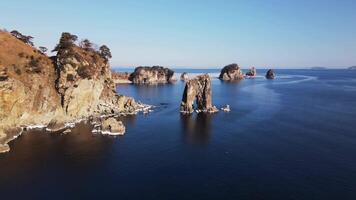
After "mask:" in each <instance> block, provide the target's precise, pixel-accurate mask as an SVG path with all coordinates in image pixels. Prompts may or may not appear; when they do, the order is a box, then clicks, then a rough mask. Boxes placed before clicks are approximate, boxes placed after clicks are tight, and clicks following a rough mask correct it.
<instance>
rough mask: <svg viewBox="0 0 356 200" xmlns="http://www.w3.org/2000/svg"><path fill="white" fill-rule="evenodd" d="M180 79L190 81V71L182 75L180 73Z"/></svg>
mask: <svg viewBox="0 0 356 200" xmlns="http://www.w3.org/2000/svg"><path fill="white" fill-rule="evenodd" d="M180 80H181V81H188V80H189V77H188V73H187V72H183V73H182V75H180Z"/></svg>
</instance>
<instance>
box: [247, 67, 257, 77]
mask: <svg viewBox="0 0 356 200" xmlns="http://www.w3.org/2000/svg"><path fill="white" fill-rule="evenodd" d="M256 75H257V71H256V68H255V67H251V69H250V70H249V71H248V72H247V73H246V76H249V77H254V76H256Z"/></svg>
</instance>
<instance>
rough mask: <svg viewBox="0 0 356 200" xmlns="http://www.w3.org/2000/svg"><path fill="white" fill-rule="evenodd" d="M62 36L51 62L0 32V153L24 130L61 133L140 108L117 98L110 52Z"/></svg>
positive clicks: (130, 99) (121, 98) (131, 101)
mask: <svg viewBox="0 0 356 200" xmlns="http://www.w3.org/2000/svg"><path fill="white" fill-rule="evenodd" d="M76 40H77V36H75V35H72V34H70V33H63V34H62V36H61V39H60V41H59V44H58V45H57V46H56V48H55V49H54V51H55V52H57V55H56V56H54V57H51V58H49V57H48V56H47V55H46V54H45V53H43V52H41V51H39V50H38V49H36V48H35V47H34V46H33V43H32V44H31V45H30V44H28V43H26V42H24V41H22V40H20V39H18V38H17V37H15V36H14V35H12V34H10V33H8V32H5V31H0V152H5V151H8V150H9V147H8V145H7V143H8V142H9V141H11V140H12V139H14V138H16V137H17V135H18V134H19V133H20V131H21V128H22V127H27V126H34V125H40V126H47V125H50V127H49V128H48V129H49V130H51V127H52V129H53V130H60V129H61V128H65V127H66V126H67V125H68V124H69V123H72V122H75V121H77V120H79V119H85V118H88V117H90V116H103V115H120V114H127V113H135V112H137V110H139V109H142V105H140V104H138V103H136V102H135V100H134V99H132V98H130V97H125V96H122V95H118V94H117V93H116V91H115V83H114V82H113V80H112V75H111V70H110V65H109V62H108V59H109V58H110V57H111V54H110V51H109V49H108V48H107V47H106V46H105V45H103V46H101V47H100V49H99V50H95V49H94V48H92V46H91V43H90V42H84V43H80V44H79V45H77V44H76V43H75V41H76Z"/></svg>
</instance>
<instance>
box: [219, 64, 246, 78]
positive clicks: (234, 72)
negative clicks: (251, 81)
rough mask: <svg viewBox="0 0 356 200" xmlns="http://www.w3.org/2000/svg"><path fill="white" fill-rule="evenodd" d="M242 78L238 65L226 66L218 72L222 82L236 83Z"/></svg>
mask: <svg viewBox="0 0 356 200" xmlns="http://www.w3.org/2000/svg"><path fill="white" fill-rule="evenodd" d="M243 78H244V75H243V73H242V71H241V69H240V67H239V65H238V64H236V63H233V64H230V65H226V66H225V67H224V68H222V70H221V72H220V76H219V79H220V80H224V81H236V80H241V79H243Z"/></svg>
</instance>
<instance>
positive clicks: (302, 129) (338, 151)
mask: <svg viewBox="0 0 356 200" xmlns="http://www.w3.org/2000/svg"><path fill="white" fill-rule="evenodd" d="M176 71H177V72H179V73H181V72H183V71H187V72H188V73H190V75H191V76H192V75H193V74H192V73H194V74H197V73H203V72H209V73H210V74H211V75H212V85H213V87H212V88H213V104H214V105H216V106H217V107H222V106H224V105H226V104H229V105H230V108H231V112H230V113H224V112H219V113H216V114H196V113H194V114H193V115H181V114H180V113H179V105H180V101H181V97H182V93H183V89H184V83H183V82H181V81H179V80H178V81H177V82H176V83H175V84H168V85H156V86H135V85H130V84H123V85H118V87H117V91H118V92H119V93H121V94H124V95H128V96H132V97H134V98H136V99H137V100H139V101H142V102H144V103H146V104H152V105H155V106H157V107H156V108H155V109H154V111H153V112H152V113H150V114H139V115H137V116H130V117H123V118H122V120H123V122H124V124H125V126H126V134H125V135H124V136H120V137H108V136H102V135H93V134H92V133H91V132H90V126H89V125H87V124H85V123H82V124H79V125H78V126H77V127H76V128H74V130H73V132H72V133H69V134H66V135H64V134H49V133H45V132H44V131H42V130H34V131H30V132H28V133H26V134H23V135H22V136H21V137H19V138H18V139H16V140H14V141H12V142H11V143H10V147H11V152H9V153H7V154H2V155H0V199H4V200H7V199H9V200H10V199H109V198H110V199H137V200H142V199H145V200H146V199H154V200H157V199H173V200H175V199H177V200H182V199H283V200H287V199H317V200H319V199H320V200H325V199H343V200H345V199H346V200H347V199H350V200H351V199H352V200H354V199H356V70H353V71H352V70H291V69H289V70H278V69H277V70H276V74H277V77H276V79H275V80H266V79H265V78H264V77H263V75H264V74H265V71H266V70H258V71H257V73H258V74H259V75H260V76H258V77H257V78H255V79H245V80H242V81H240V82H235V83H226V82H221V81H220V80H218V79H217V78H216V76H218V72H219V71H218V70H215V69H209V70H187V69H184V70H183V69H181V70H176Z"/></svg>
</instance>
